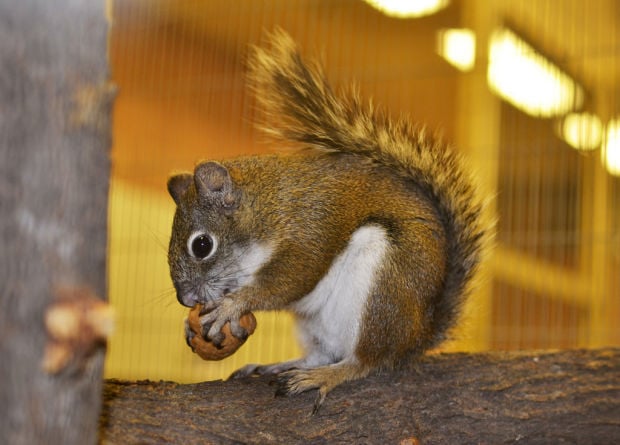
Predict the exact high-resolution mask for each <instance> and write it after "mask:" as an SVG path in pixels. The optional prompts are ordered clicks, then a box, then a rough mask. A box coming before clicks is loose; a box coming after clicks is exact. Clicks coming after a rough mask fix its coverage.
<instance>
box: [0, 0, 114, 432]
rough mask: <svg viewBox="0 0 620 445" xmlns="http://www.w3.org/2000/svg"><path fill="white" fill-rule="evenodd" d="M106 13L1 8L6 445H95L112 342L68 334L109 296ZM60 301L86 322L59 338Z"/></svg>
mask: <svg viewBox="0 0 620 445" xmlns="http://www.w3.org/2000/svg"><path fill="white" fill-rule="evenodd" d="M104 8H105V1H104V0H98V1H93V0H54V1H49V0H19V1H8V0H0V208H1V216H0V218H1V219H0V233H1V235H0V236H1V237H2V238H1V240H0V242H1V245H2V247H1V249H2V255H0V286H1V289H0V304H1V306H2V308H1V310H0V357H1V362H0V382H1V383H0V442H2V443H6V444H42V443H45V444H87V443H96V441H97V432H98V430H97V418H98V415H99V411H100V404H101V386H102V363H103V349H104V348H103V347H101V346H102V344H103V343H102V341H101V340H100V339H99V337H98V336H97V335H95V336H91V337H92V340H93V341H91V342H88V341H85V340H84V338H85V337H89V335H90V333H87V335H85V336H75V335H74V336H73V337H71V338H69V337H66V336H65V337H63V335H65V334H66V332H65V331H66V328H67V327H68V326H69V322H71V321H78V322H80V323H82V322H83V321H84V320H82V318H80V317H81V315H80V314H83V313H86V312H85V311H88V310H90V309H89V308H90V307H91V306H92V307H95V306H97V305H98V304H99V301H100V300H99V299H98V298H102V297H104V296H105V294H106V284H105V282H106V242H107V236H106V227H107V194H108V182H109V168H110V167H109V147H110V143H111V138H110V112H111V104H112V98H113V95H114V94H113V92H112V88H110V86H109V84H108V83H107V79H108V65H107V31H108V25H107V21H106V17H105V10H104ZM94 296H96V297H94ZM59 300H63V301H65V302H66V301H69V302H70V303H69V306H71V305H73V306H72V309H71V311H73V312H71V314H73V315H76V317H77V318H71V317H72V316H73V315H71V314H69V318H66V317H65V315H66V312H65V313H64V315H62V316H61V317H60V319H59V320H56V329H57V330H58V331H59V333H58V336H54V335H56V334H54V335H52V334H50V333H49V332H48V331H49V330H50V329H52V327H50V326H51V325H52V324H53V323H52V322H51V321H50V320H51V318H52V317H50V314H51V313H52V312H53V311H52V308H54V307H55V305H56V304H57V303H58V301H59ZM61 312H62V311H61ZM56 314H59V313H58V312H57V313H56ZM63 317H64V318H63ZM46 323H47V324H48V326H47V328H48V329H46ZM76 326H77V328H79V329H82V328H84V326H83V325H82V324H79V326H78V325H76ZM50 332H51V331H50ZM82 332H83V333H84V332H85V331H82ZM73 334H75V332H73ZM52 337H53V338H52ZM61 337H62V338H61ZM89 338H90V337H89ZM56 340H58V341H60V343H58V344H56V343H55V342H56ZM63 342H64V343H63ZM54 345H55V346H58V345H61V346H58V348H59V349H58V348H57V349H54V347H55V346H54ZM46 354H47V355H46ZM44 356H45V357H46V361H45V362H44V360H43V359H44Z"/></svg>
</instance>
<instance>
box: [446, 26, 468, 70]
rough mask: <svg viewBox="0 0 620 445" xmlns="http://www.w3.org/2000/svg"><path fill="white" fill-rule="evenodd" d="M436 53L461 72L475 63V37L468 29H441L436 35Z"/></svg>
mask: <svg viewBox="0 0 620 445" xmlns="http://www.w3.org/2000/svg"><path fill="white" fill-rule="evenodd" d="M437 53H439V55H440V56H441V57H443V58H444V59H446V60H447V61H448V62H449V63H450V64H452V65H454V66H455V67H457V68H458V69H460V70H461V71H469V70H471V69H472V68H473V67H474V63H475V61H476V35H475V34H474V32H473V31H472V30H470V29H442V30H440V31H439V33H438V34H437Z"/></svg>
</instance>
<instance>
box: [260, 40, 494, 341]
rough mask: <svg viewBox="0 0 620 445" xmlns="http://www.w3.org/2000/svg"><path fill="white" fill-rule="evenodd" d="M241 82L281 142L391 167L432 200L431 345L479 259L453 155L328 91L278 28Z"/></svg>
mask: <svg viewBox="0 0 620 445" xmlns="http://www.w3.org/2000/svg"><path fill="white" fill-rule="evenodd" d="M249 83H250V85H251V86H252V88H253V89H254V93H255V95H256V98H257V101H258V103H259V105H261V108H262V110H261V111H264V112H265V120H266V122H267V124H266V125H264V128H263V129H264V130H265V131H266V132H267V133H268V134H270V135H271V136H273V137H275V138H277V139H280V140H286V141H297V142H299V143H302V144H307V145H311V146H315V147H318V148H321V149H325V150H331V151H340V152H346V153H355V154H359V155H361V156H365V157H367V158H371V159H373V160H375V161H376V162H378V163H380V164H383V165H389V166H392V167H393V168H394V169H395V170H396V171H398V172H400V174H402V175H403V176H405V177H408V178H410V179H411V180H412V181H414V182H415V183H416V184H418V185H419V186H420V187H422V188H423V189H424V190H426V191H427V192H428V193H429V194H430V195H431V196H432V199H433V201H435V202H436V203H437V206H438V211H439V214H440V217H441V218H442V223H443V225H444V227H445V230H446V234H447V239H448V249H449V251H448V255H447V257H448V264H447V276H446V278H445V281H444V288H443V292H442V293H441V295H437V297H436V298H437V300H436V301H435V304H434V305H433V306H434V307H435V313H434V316H433V326H432V329H431V331H432V332H434V333H436V338H434V341H435V343H437V342H438V341H440V340H442V339H443V336H444V334H445V332H446V331H447V329H448V328H450V327H451V326H453V324H454V322H455V320H456V318H457V316H458V314H459V311H460V309H461V306H462V303H463V302H464V300H465V296H466V294H467V292H468V290H469V284H470V282H471V279H472V277H473V275H474V272H475V270H476V268H477V266H478V264H479V262H480V260H481V255H482V250H483V244H484V241H485V239H486V235H487V231H486V230H485V228H484V226H483V225H482V224H481V222H480V221H481V215H480V214H481V211H482V204H481V202H480V201H479V200H478V198H477V196H476V190H475V187H474V186H473V183H472V181H471V179H470V177H469V175H467V174H466V173H465V171H464V170H463V168H462V167H461V161H460V157H459V156H458V154H457V153H455V152H454V151H452V150H451V149H450V148H449V147H448V146H446V145H445V144H443V143H440V142H438V141H436V140H435V139H434V138H432V137H431V136H429V135H428V134H427V133H426V132H425V131H424V129H423V128H419V127H416V126H413V125H412V124H410V123H409V122H408V121H406V120H404V119H401V120H398V121H392V120H390V119H388V118H387V117H386V116H385V115H384V114H382V113H381V112H378V111H376V110H374V109H373V108H372V106H371V105H369V104H368V105H365V104H362V103H361V101H360V99H359V96H358V94H356V92H354V91H352V92H350V93H343V94H336V93H334V91H332V89H331V88H330V86H329V84H328V82H327V80H326V78H325V76H324V74H323V71H322V69H321V67H320V66H319V65H317V64H314V63H313V64H306V63H305V62H304V61H303V60H302V58H301V56H300V54H299V52H298V50H297V47H296V45H295V43H294V42H293V40H292V39H291V37H290V36H289V35H288V34H286V33H285V32H283V31H281V30H276V31H275V32H273V33H272V34H270V36H269V44H268V46H267V47H265V48H260V47H259V48H255V49H254V51H253V52H252V55H251V57H250V60H249Z"/></svg>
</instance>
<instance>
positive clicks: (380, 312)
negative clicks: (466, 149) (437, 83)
mask: <svg viewBox="0 0 620 445" xmlns="http://www.w3.org/2000/svg"><path fill="white" fill-rule="evenodd" d="M249 83H250V85H251V88H252V90H253V91H254V94H255V95H256V98H257V102H258V104H259V106H260V107H262V108H263V109H264V111H265V117H264V119H265V123H264V124H263V127H264V130H265V131H266V132H267V133H268V134H269V135H271V136H272V137H274V138H275V139H276V140H277V141H279V142H281V143H282V144H283V145H286V146H296V147H297V149H290V150H288V151H285V152H283V153H278V154H272V155H260V156H249V157H240V158H236V159H230V160H222V161H220V162H216V161H207V162H202V163H199V164H198V165H197V166H196V168H195V170H194V173H193V174H189V173H185V174H178V175H174V176H172V177H171V178H170V179H169V181H168V191H169V193H170V195H171V196H172V198H173V199H174V201H175V203H176V205H177V208H176V213H175V217H174V222H173V228H172V236H171V239H170V246H169V255H168V260H169V265H170V272H171V276H172V280H173V283H174V286H175V289H176V292H177V298H178V300H179V302H180V303H181V304H183V305H185V306H188V307H193V306H195V305H196V304H203V305H205V307H207V308H208V309H209V310H210V312H208V313H207V314H206V315H203V316H202V318H201V323H202V325H203V332H204V334H205V336H206V337H207V338H208V339H210V340H211V341H213V342H214V343H215V344H218V342H221V341H222V334H221V332H220V330H221V328H222V326H223V325H224V324H225V323H226V322H230V326H231V332H232V334H233V335H234V336H236V337H238V338H244V337H245V336H247V332H245V330H244V329H243V327H241V326H240V325H239V318H240V317H241V316H242V315H243V314H245V313H247V312H250V311H261V310H287V311H290V312H292V313H293V314H294V316H295V318H296V323H297V327H298V329H299V334H300V340H301V343H302V345H303V348H304V350H305V356H304V357H302V358H300V359H297V360H292V361H288V362H284V363H276V364H271V365H247V366H245V367H243V368H242V369H240V370H238V371H236V372H235V373H234V374H233V375H232V377H233V378H239V377H245V376H249V375H252V374H277V375H278V383H279V386H278V390H277V392H278V394H296V393H301V392H304V391H308V390H313V389H317V390H318V397H317V401H316V403H315V411H316V410H317V409H318V407H319V406H320V405H321V403H322V402H323V400H324V399H325V396H326V394H327V393H328V392H329V391H330V390H332V389H333V388H334V387H336V386H337V385H339V384H340V383H343V382H345V381H350V380H353V379H359V378H362V377H365V376H367V375H368V374H369V373H370V372H371V371H373V370H376V369H390V368H393V367H395V366H396V365H398V364H399V362H401V361H402V360H403V358H405V357H406V356H408V355H410V354H412V353H413V354H419V353H422V352H424V351H425V350H427V349H429V348H431V347H434V346H436V345H437V344H439V343H440V342H441V341H442V340H443V339H444V338H445V337H446V332H447V331H448V330H449V329H450V328H451V327H453V326H454V324H455V322H456V320H457V317H458V315H459V311H460V309H461V307H462V306H463V302H464V301H465V299H466V296H467V295H468V293H469V292H470V290H471V285H470V284H471V281H472V278H473V276H474V274H475V272H476V270H477V269H478V265H479V263H480V261H481V257H482V253H483V248H484V245H485V239H486V238H487V237H488V235H489V232H490V228H489V227H487V226H485V224H483V222H482V219H481V212H482V209H483V204H482V200H481V199H480V198H479V197H478V195H477V191H476V188H475V187H474V185H473V182H472V180H471V178H470V176H469V174H468V173H467V172H466V171H465V169H464V168H463V167H462V166H461V160H460V157H459V156H458V154H457V153H455V152H454V151H453V150H452V149H451V148H450V147H449V146H447V145H446V144H445V143H443V142H441V141H438V140H435V139H434V138H433V137H432V136H431V135H429V134H428V133H427V132H426V131H425V130H424V129H423V128H422V127H420V126H417V125H413V124H411V123H410V122H408V121H407V120H404V119H400V120H391V119H390V118H388V117H387V116H386V115H385V114H384V113H383V112H380V111H377V110H376V109H374V108H372V107H371V106H370V105H367V104H364V103H363V102H362V101H361V99H360V98H359V96H358V94H356V92H355V91H351V92H342V93H336V92H334V90H332V88H331V87H330V86H329V84H328V83H327V80H326V77H325V74H324V73H323V71H322V68H321V67H320V66H319V65H318V64H316V63H310V64H307V63H305V62H304V60H303V59H302V57H301V56H300V54H299V51H298V49H297V46H296V44H295V43H294V42H293V40H292V39H291V38H290V37H289V36H288V35H287V34H286V33H285V32H283V31H281V30H277V31H275V32H273V33H272V34H270V36H269V43H268V44H267V45H266V46H265V47H257V48H254V49H253V52H252V54H251V56H250V60H249Z"/></svg>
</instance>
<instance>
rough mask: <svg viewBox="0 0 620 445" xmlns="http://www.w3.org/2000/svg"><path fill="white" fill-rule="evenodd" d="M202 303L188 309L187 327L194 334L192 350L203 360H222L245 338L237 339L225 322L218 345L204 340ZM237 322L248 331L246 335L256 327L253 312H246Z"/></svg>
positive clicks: (243, 341)
mask: <svg viewBox="0 0 620 445" xmlns="http://www.w3.org/2000/svg"><path fill="white" fill-rule="evenodd" d="M202 310H203V307H202V305H196V306H194V307H193V308H192V309H191V310H190V311H189V317H188V321H189V327H190V329H191V330H192V331H194V333H195V334H196V335H195V336H194V337H193V338H192V339H191V341H190V343H191V345H192V348H193V349H194V352H195V353H196V354H198V355H199V356H200V358H202V359H203V360H222V359H224V358H226V357H228V356H230V355H232V354H233V353H235V351H237V349H239V348H240V347H241V345H242V344H243V343H245V339H239V338H237V337H235V336H233V335H232V333H231V332H230V322H228V323H226V324H225V325H224V326H223V327H222V330H221V331H220V332H222V333H223V334H224V340H223V341H222V343H221V344H220V346H215V345H214V344H213V343H212V342H211V341H208V340H205V339H204V338H203V336H202V325H201V324H200V316H201V315H204V312H202ZM239 324H240V325H241V326H243V327H244V328H245V329H246V330H247V331H248V336H250V335H252V334H253V333H254V330H255V329H256V318H255V317H254V314H252V313H251V312H248V313H247V314H244V315H242V316H241V318H240V319H239Z"/></svg>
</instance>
